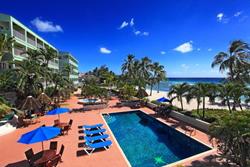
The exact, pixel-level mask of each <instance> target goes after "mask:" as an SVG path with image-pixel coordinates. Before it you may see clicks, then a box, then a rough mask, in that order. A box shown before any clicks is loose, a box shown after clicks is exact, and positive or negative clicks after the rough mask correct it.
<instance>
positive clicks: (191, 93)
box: [185, 84, 202, 115]
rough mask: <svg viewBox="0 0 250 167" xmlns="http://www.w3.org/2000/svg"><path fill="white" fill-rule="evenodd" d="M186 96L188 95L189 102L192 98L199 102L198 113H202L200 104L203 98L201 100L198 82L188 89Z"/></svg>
mask: <svg viewBox="0 0 250 167" xmlns="http://www.w3.org/2000/svg"><path fill="white" fill-rule="evenodd" d="M185 97H186V101H187V103H188V104H189V103H190V101H191V100H192V99H195V100H196V103H197V108H196V111H197V115H200V112H199V111H200V104H201V102H202V100H201V94H200V91H199V86H198V84H195V85H192V86H191V87H190V89H189V90H188V92H187V94H186V96H185Z"/></svg>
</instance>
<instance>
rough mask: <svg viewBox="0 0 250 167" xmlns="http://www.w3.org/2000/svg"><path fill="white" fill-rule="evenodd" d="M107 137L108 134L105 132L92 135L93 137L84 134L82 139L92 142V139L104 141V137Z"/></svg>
mask: <svg viewBox="0 0 250 167" xmlns="http://www.w3.org/2000/svg"><path fill="white" fill-rule="evenodd" d="M108 137H109V135H107V134H104V135H99V136H93V137H90V136H84V140H85V141H88V142H94V141H97V140H101V141H104V139H107V138H108Z"/></svg>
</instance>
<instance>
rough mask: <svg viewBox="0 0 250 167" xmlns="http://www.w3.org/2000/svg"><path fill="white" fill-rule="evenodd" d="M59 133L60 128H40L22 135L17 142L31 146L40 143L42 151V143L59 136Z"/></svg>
mask: <svg viewBox="0 0 250 167" xmlns="http://www.w3.org/2000/svg"><path fill="white" fill-rule="evenodd" d="M60 133H61V129H60V128H56V127H53V126H42V127H39V128H37V129H35V130H32V131H30V132H28V133H25V134H23V135H22V136H21V138H20V139H19V140H18V141H17V142H18V143H23V144H33V143H37V142H42V149H43V141H46V140H49V139H52V138H54V137H56V136H57V135H59V134H60Z"/></svg>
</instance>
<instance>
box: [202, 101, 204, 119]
mask: <svg viewBox="0 0 250 167" xmlns="http://www.w3.org/2000/svg"><path fill="white" fill-rule="evenodd" d="M202 101H203V110H202V118H205V96H203V100H202Z"/></svg>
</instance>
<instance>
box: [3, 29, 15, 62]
mask: <svg viewBox="0 0 250 167" xmlns="http://www.w3.org/2000/svg"><path fill="white" fill-rule="evenodd" d="M13 43H14V38H13V37H8V35H7V34H4V33H0V61H1V60H2V57H3V55H4V54H6V53H10V51H11V48H12V44H13Z"/></svg>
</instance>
